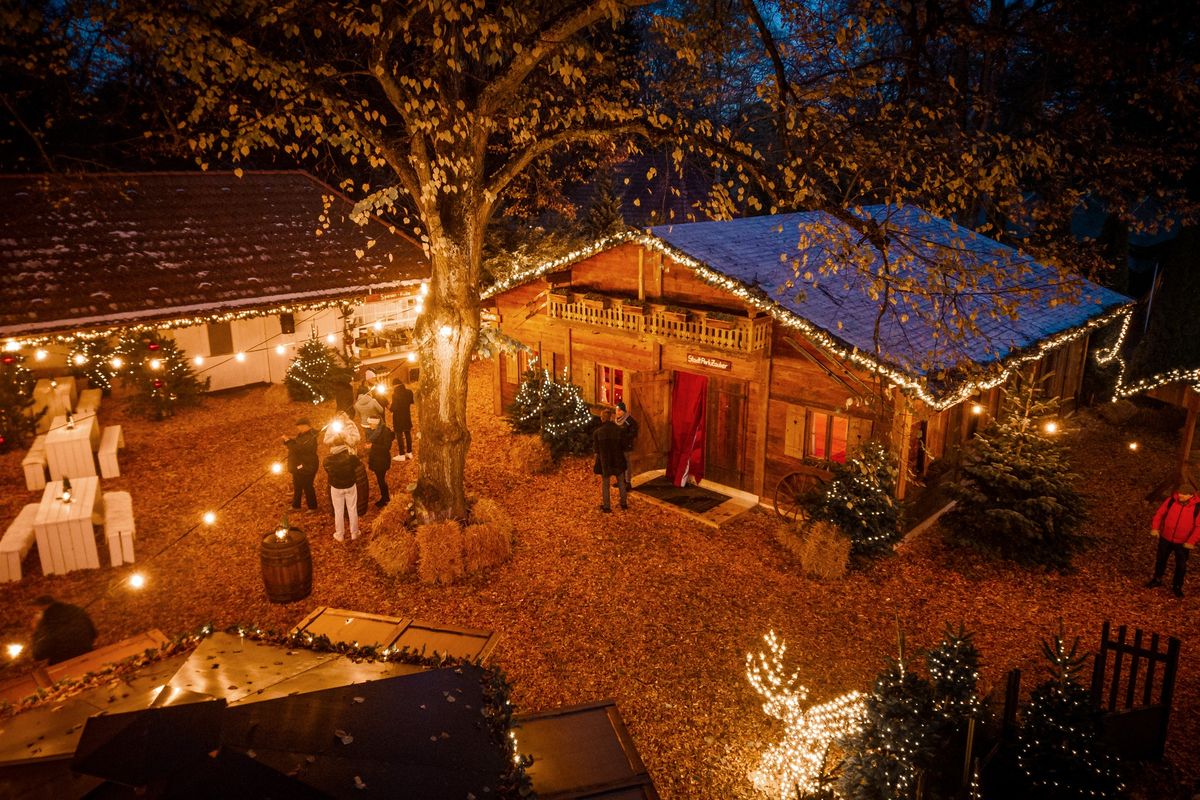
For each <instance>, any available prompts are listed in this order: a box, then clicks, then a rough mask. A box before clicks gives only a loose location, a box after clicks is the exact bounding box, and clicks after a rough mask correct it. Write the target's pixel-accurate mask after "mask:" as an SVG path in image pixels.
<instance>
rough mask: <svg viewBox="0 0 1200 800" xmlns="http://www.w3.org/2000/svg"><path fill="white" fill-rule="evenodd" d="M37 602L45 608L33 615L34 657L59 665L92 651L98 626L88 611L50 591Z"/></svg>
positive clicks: (37, 604)
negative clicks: (66, 601)
mask: <svg viewBox="0 0 1200 800" xmlns="http://www.w3.org/2000/svg"><path fill="white" fill-rule="evenodd" d="M33 603H34V605H36V606H39V607H40V609H41V610H39V611H38V612H37V613H36V614H34V616H33V657H34V659H36V660H38V661H40V660H42V659H46V660H47V661H49V662H50V663H51V664H57V663H59V662H60V661H66V660H67V659H69V658H75V657H76V656H81V655H83V654H84V653H87V652H90V651H91V649H92V646H93V644H94V643H95V641H96V626H95V625H93V624H92V618H91V617H89V616H88V613H87V612H86V611H84V610H83V609H82V608H80V607H79V606H76V605H71V604H70V603H63V602H60V601H58V600H55V599H54V598H53V597H51V596H50V595H48V594H47V595H42V596H41V597H39V598H37V599H36V600H34V601H33Z"/></svg>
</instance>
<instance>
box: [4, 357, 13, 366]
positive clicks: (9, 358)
mask: <svg viewBox="0 0 1200 800" xmlns="http://www.w3.org/2000/svg"><path fill="white" fill-rule="evenodd" d="M15 361H16V359H15V358H13V357H12V356H5V357H4V363H5V364H12V363H13V362H15Z"/></svg>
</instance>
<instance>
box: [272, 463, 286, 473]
mask: <svg viewBox="0 0 1200 800" xmlns="http://www.w3.org/2000/svg"><path fill="white" fill-rule="evenodd" d="M271 472H272V473H274V474H275V475H279V474H280V473H282V472H283V464H281V463H279V462H278V461H276V462H274V463H272V464H271Z"/></svg>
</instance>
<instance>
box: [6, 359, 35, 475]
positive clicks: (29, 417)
mask: <svg viewBox="0 0 1200 800" xmlns="http://www.w3.org/2000/svg"><path fill="white" fill-rule="evenodd" d="M36 384H37V381H36V379H35V378H34V377H33V373H32V372H30V371H29V369H28V368H27V367H26V366H25V356H23V355H21V354H20V353H12V352H9V353H4V354H2V355H0V453H7V452H8V451H9V450H10V449H12V448H20V447H25V446H26V445H28V444H29V441H30V439H32V438H33V437H34V436H36V435H37V427H38V420H39V419H41V416H42V414H44V413H46V412H45V409H43V410H42V411H41V412H39V413H37V414H34V413H33V388H34V386H35V385H36Z"/></svg>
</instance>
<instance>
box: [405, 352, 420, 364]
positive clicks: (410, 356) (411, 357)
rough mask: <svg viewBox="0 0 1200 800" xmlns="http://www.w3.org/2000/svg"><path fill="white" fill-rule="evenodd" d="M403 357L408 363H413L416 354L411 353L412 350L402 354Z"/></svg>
mask: <svg viewBox="0 0 1200 800" xmlns="http://www.w3.org/2000/svg"><path fill="white" fill-rule="evenodd" d="M404 358H405V360H406V361H408V363H410V364H415V363H416V361H417V354H416V353H413V352H409V353H406V354H405V355H404Z"/></svg>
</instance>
